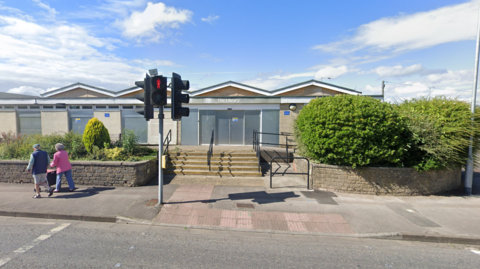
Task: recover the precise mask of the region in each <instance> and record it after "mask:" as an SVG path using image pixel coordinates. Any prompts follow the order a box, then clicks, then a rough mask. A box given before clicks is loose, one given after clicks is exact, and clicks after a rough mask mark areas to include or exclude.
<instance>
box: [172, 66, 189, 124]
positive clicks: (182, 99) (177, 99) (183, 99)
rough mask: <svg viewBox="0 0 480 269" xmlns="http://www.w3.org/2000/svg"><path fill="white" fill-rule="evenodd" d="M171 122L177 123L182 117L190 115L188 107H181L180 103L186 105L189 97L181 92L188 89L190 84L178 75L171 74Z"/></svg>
mask: <svg viewBox="0 0 480 269" xmlns="http://www.w3.org/2000/svg"><path fill="white" fill-rule="evenodd" d="M171 84H172V120H174V121H179V120H181V119H182V117H188V115H190V109H189V108H188V107H182V103H185V104H188V103H189V102H190V96H189V95H188V94H183V93H182V90H188V89H190V82H188V80H182V77H181V76H180V75H179V74H176V73H172V82H171Z"/></svg>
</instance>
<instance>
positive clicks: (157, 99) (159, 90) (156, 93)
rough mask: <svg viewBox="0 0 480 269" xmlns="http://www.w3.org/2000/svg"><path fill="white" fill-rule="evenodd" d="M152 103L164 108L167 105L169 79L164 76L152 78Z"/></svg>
mask: <svg viewBox="0 0 480 269" xmlns="http://www.w3.org/2000/svg"><path fill="white" fill-rule="evenodd" d="M152 87H153V89H152V103H154V104H155V105H158V106H163V105H165V104H166V103H167V78H166V77H163V76H154V77H152Z"/></svg>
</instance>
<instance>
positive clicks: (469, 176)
mask: <svg viewBox="0 0 480 269" xmlns="http://www.w3.org/2000/svg"><path fill="white" fill-rule="evenodd" d="M478 11H479V16H478V18H477V19H480V5H479V9H478ZM479 50H480V20H479V22H478V23H477V51H476V53H475V72H474V73H473V89H472V103H471V107H470V110H471V112H472V124H473V121H474V114H475V105H476V102H477V82H478V54H479ZM472 185H473V136H470V146H469V147H468V160H467V166H466V168H465V183H464V192H465V194H466V195H472Z"/></svg>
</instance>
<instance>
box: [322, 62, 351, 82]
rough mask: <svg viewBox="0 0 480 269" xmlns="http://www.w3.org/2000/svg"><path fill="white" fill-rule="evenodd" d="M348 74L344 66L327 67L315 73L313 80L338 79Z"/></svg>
mask: <svg viewBox="0 0 480 269" xmlns="http://www.w3.org/2000/svg"><path fill="white" fill-rule="evenodd" d="M346 73H348V67H347V66H345V65H342V66H339V67H332V66H327V67H325V68H322V69H320V70H318V71H317V72H316V73H315V79H316V80H321V79H322V78H332V79H333V78H338V77H339V76H341V75H344V74H346Z"/></svg>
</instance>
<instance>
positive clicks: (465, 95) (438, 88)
mask: <svg viewBox="0 0 480 269" xmlns="http://www.w3.org/2000/svg"><path fill="white" fill-rule="evenodd" d="M472 85H473V71H472V70H457V71H452V70H447V71H446V72H445V73H439V74H431V75H427V76H420V77H418V79H416V80H411V81H405V82H387V83H386V85H385V99H386V100H387V101H389V102H392V101H395V100H397V101H398V100H404V99H411V98H416V97H422V96H429V95H430V96H432V97H434V96H438V95H445V96H447V97H453V98H459V99H462V100H466V101H470V96H471V91H472Z"/></svg>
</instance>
